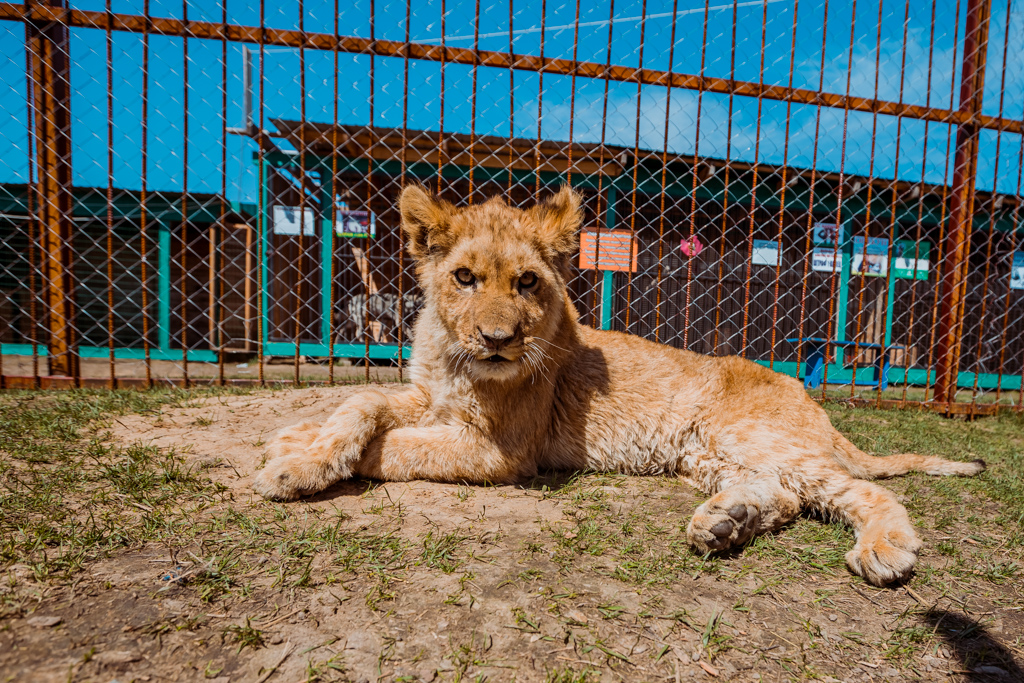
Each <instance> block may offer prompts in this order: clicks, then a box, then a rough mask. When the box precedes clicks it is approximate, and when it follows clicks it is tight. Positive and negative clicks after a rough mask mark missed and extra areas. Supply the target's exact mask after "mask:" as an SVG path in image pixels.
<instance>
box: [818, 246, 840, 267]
mask: <svg viewBox="0 0 1024 683" xmlns="http://www.w3.org/2000/svg"><path fill="white" fill-rule="evenodd" d="M842 269H843V252H842V251H839V252H838V253H837V252H836V249H835V248H834V247H815V249H814V251H812V252H811V270H813V271H816V272H818V273H838V272H840V271H841V270H842Z"/></svg>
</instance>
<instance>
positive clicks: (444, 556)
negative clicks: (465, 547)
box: [421, 529, 466, 574]
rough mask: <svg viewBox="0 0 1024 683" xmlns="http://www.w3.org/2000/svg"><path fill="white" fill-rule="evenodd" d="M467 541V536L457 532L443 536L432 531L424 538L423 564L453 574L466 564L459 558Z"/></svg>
mask: <svg viewBox="0 0 1024 683" xmlns="http://www.w3.org/2000/svg"><path fill="white" fill-rule="evenodd" d="M465 540H466V537H465V536H462V535H460V534H459V533H458V532H455V531H452V532H449V533H446V534H442V533H440V532H438V531H437V530H436V529H431V530H430V531H428V532H427V535H426V536H424V538H423V553H422V555H421V557H422V558H423V563H424V564H425V565H427V566H428V567H430V568H431V569H440V570H441V571H442V572H444V573H445V574H451V573H452V572H454V571H455V570H456V569H458V568H459V567H461V566H462V565H463V564H464V563H465V560H464V559H463V558H462V557H460V556H459V548H460V547H461V545H462V543H463V542H464V541H465Z"/></svg>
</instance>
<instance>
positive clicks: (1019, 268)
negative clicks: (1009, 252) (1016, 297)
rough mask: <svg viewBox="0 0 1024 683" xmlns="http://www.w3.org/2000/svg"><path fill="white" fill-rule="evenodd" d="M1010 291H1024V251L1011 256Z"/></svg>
mask: <svg viewBox="0 0 1024 683" xmlns="http://www.w3.org/2000/svg"><path fill="white" fill-rule="evenodd" d="M1010 289H1024V251H1018V252H1015V253H1014V254H1013V266H1011V268H1010Z"/></svg>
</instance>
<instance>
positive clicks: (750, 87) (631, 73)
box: [0, 0, 1024, 133]
mask: <svg viewBox="0 0 1024 683" xmlns="http://www.w3.org/2000/svg"><path fill="white" fill-rule="evenodd" d="M975 1H976V2H980V1H981V0H975ZM4 19H6V20H15V21H18V20H20V21H35V22H39V21H43V22H46V21H50V22H57V23H60V24H63V25H66V26H69V27H74V28H98V29H106V27H107V25H108V24H110V23H111V22H112V24H113V25H112V27H111V28H112V30H114V31H127V32H130V33H141V32H142V31H143V28H144V26H145V23H146V22H145V18H144V17H142V16H139V15H134V14H114V15H113V16H111V17H108V16H107V15H106V14H105V13H104V12H98V11H86V10H72V9H59V8H53V7H46V6H37V5H30V4H19V3H9V2H8V3H0V20H4ZM150 22H151V28H150V32H151V33H152V34H156V35H164V36H184V35H186V34H187V35H189V36H190V37H193V38H211V39H216V40H222V39H224V37H226V38H227V40H230V41H233V42H249V43H260V44H263V45H272V46H278V47H293V48H299V47H304V48H305V49H309V50H327V51H329V50H334V49H335V48H337V49H338V51H339V52H348V53H357V54H369V55H376V56H378V57H403V56H404V55H405V48H406V46H405V43H404V42H403V41H396V40H376V39H374V38H359V37H356V36H341V37H340V38H338V39H335V37H334V35H333V34H330V33H316V32H305V33H303V32H302V31H295V30H288V29H271V28H267V29H263V30H261V29H260V28H259V27H255V26H242V25H238V24H223V23H216V22H208V21H189V22H187V23H186V22H185V21H183V20H179V19H171V18H166V17H151V18H150ZM264 33H265V37H264V38H263V40H261V34H264ZM408 54H409V57H410V58H412V59H419V60H425V61H441V59H442V58H443V59H445V61H447V62H448V63H452V64H466V65H470V66H471V65H474V64H476V65H478V66H493V67H499V68H509V67H510V66H511V67H514V68H516V69H520V70H522V71H537V72H543V73H551V74H561V75H566V76H570V75H572V74H573V72H574V71H575V72H576V73H577V74H578V75H580V76H584V77H589V78H608V79H610V80H613V81H621V82H628V83H637V82H639V83H643V84H646V85H662V86H668V87H672V88H682V89H686V90H704V91H706V92H714V93H720V94H732V95H740V96H745V97H761V98H764V99H768V100H779V101H792V102H795V103H800V104H813V105H824V106H827V107H834V108H843V109H849V110H850V111H861V112H868V113H871V112H876V113H878V114H888V115H891V116H897V115H898V116H903V117H906V118H916V119H922V120H927V121H939V122H943V123H951V124H955V125H965V124H966V125H972V126H976V127H980V128H991V129H995V130H1005V131H1008V132H1012V133H1022V132H1024V121H1016V120H1013V119H1000V118H999V117H994V116H987V115H984V114H981V113H980V111H977V110H976V111H965V110H963V109H959V110H949V109H937V108H934V107H927V106H921V105H913V104H902V105H901V104H899V103H898V102H891V101H887V100H875V99H871V98H866V97H855V96H852V95H840V94H837V93H828V92H820V91H815V90H807V89H804V88H788V87H782V86H777V85H762V84H758V83H752V82H748V81H740V80H735V79H724V78H711V77H702V76H698V75H694V74H685V73H677V72H669V71H659V70H656V69H643V68H633V67H627V66H618V65H615V66H612V65H609V66H606V65H604V64H599V63H594V62H576V63H575V64H574V63H573V62H572V61H571V60H568V59H556V58H550V57H545V58H540V57H538V56H535V55H518V54H510V53H507V52H497V51H493V50H473V49H469V48H457V47H447V46H446V47H444V48H442V47H441V46H438V45H430V44H425V43H410V44H409V47H408Z"/></svg>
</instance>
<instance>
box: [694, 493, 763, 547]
mask: <svg viewBox="0 0 1024 683" xmlns="http://www.w3.org/2000/svg"><path fill="white" fill-rule="evenodd" d="M759 519H760V513H759V512H758V510H757V507H756V506H754V505H744V504H742V503H737V504H735V505H733V506H731V507H730V508H729V509H728V510H723V509H720V508H719V507H718V506H707V504H706V503H705V505H701V506H700V507H699V508H697V511H696V512H695V513H694V515H693V518H692V519H691V520H690V524H689V526H688V527H687V528H686V535H687V537H688V538H689V539H690V543H691V544H692V545H693V547H695V548H696V549H697V550H698V551H699V552H702V553H706V552H715V551H720V550H726V549H728V548H732V547H735V546H741V545H743V544H744V543H746V542H747V541H749V540H750V539H751V538H752V537H753V535H754V531H755V530H756V529H757V523H758V520H759Z"/></svg>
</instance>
